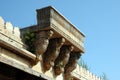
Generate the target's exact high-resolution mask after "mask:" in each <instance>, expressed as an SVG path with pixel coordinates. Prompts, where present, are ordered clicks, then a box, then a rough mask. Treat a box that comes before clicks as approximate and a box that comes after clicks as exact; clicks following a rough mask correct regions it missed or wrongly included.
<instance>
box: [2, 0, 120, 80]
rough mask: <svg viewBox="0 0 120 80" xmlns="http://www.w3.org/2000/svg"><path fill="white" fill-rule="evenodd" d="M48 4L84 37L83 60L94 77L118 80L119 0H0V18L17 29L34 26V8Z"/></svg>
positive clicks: (119, 61) (119, 51)
mask: <svg viewBox="0 0 120 80" xmlns="http://www.w3.org/2000/svg"><path fill="white" fill-rule="evenodd" d="M49 5H52V6H54V7H55V8H56V9H57V10H58V11H59V12H60V13H61V14H62V15H64V16H65V17H66V18H67V19H68V20H69V21H70V22H71V23H72V24H74V25H75V26H76V27H77V28H78V29H79V30H80V31H81V32H83V33H84V34H85V36H86V39H85V48H86V52H85V54H84V55H83V56H82V58H83V60H84V61H85V62H86V63H87V64H88V66H89V67H90V71H92V72H93V73H94V74H96V75H101V74H102V72H104V73H106V75H107V77H108V78H109V80H120V77H119V76H120V75H119V73H120V69H119V68H120V36H119V35H120V1H119V0H1V1H0V16H2V17H3V18H4V19H5V21H10V22H12V24H13V25H14V26H19V27H20V28H22V27H26V26H29V25H33V24H36V9H39V8H42V7H45V6H49Z"/></svg>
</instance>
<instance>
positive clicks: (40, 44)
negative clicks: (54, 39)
mask: <svg viewBox="0 0 120 80" xmlns="http://www.w3.org/2000/svg"><path fill="white" fill-rule="evenodd" d="M52 35H53V31H52V30H47V31H40V32H38V33H37V34H36V42H35V46H36V60H37V61H39V60H40V55H41V54H43V53H44V52H45V51H46V50H47V47H48V44H49V39H50V37H51V36H52Z"/></svg>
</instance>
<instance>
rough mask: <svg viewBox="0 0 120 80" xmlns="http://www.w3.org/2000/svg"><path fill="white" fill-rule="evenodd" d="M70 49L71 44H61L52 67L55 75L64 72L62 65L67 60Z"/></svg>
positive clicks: (71, 47)
mask: <svg viewBox="0 0 120 80" xmlns="http://www.w3.org/2000/svg"><path fill="white" fill-rule="evenodd" d="M72 50H73V46H68V45H63V46H62V47H61V49H60V53H59V56H58V57H57V59H56V60H55V65H54V67H53V68H54V73H55V75H60V74H61V73H63V72H64V67H65V65H66V64H67V62H68V60H69V56H70V53H71V51H72Z"/></svg>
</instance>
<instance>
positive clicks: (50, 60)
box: [43, 38, 65, 72]
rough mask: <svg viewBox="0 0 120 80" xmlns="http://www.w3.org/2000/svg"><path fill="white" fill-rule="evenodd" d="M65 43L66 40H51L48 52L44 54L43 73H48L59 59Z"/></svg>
mask: <svg viewBox="0 0 120 80" xmlns="http://www.w3.org/2000/svg"><path fill="white" fill-rule="evenodd" d="M64 42H65V39H64V38H55V39H51V40H50V43H49V45H48V48H47V51H46V52H45V53H44V54H43V71H44V72H46V71H47V70H49V69H50V68H51V67H52V66H54V61H55V59H56V58H57V57H58V55H59V52H60V48H61V46H62V45H63V43H64Z"/></svg>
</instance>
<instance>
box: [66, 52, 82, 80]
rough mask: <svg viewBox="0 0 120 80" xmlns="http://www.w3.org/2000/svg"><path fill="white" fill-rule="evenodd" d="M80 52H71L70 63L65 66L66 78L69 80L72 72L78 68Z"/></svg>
mask: <svg viewBox="0 0 120 80" xmlns="http://www.w3.org/2000/svg"><path fill="white" fill-rule="evenodd" d="M80 56H81V54H80V52H71V54H70V58H69V61H68V63H67V64H66V66H65V71H64V78H65V80H69V79H70V78H71V72H72V71H73V70H74V69H75V68H76V67H77V61H78V59H79V58H80Z"/></svg>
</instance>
